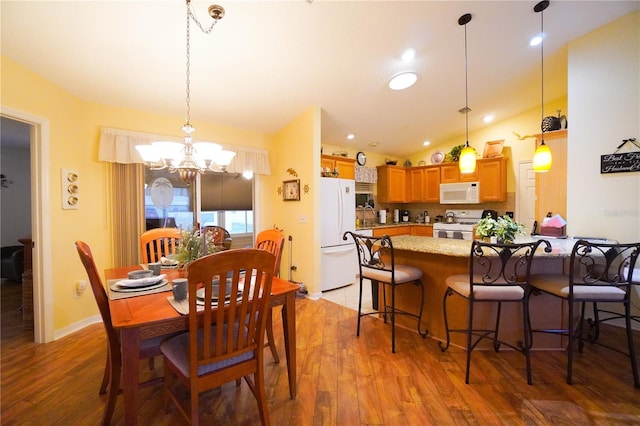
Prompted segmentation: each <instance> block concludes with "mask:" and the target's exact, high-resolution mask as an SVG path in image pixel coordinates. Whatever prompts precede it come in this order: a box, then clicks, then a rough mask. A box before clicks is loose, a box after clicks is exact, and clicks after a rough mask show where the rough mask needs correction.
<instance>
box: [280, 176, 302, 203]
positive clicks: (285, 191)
mask: <svg viewBox="0 0 640 426" xmlns="http://www.w3.org/2000/svg"><path fill="white" fill-rule="evenodd" d="M282 199H283V200H284V201H300V179H294V180H285V181H283V182H282Z"/></svg>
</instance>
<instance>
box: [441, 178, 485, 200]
mask: <svg viewBox="0 0 640 426" xmlns="http://www.w3.org/2000/svg"><path fill="white" fill-rule="evenodd" d="M478 203H480V182H459V183H441V184H440V204H478Z"/></svg>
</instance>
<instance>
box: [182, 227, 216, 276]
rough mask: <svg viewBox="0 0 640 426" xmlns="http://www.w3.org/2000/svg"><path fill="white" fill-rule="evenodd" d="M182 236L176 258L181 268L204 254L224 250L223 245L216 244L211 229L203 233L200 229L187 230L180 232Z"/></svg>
mask: <svg viewBox="0 0 640 426" xmlns="http://www.w3.org/2000/svg"><path fill="white" fill-rule="evenodd" d="M180 236H181V240H180V247H179V248H178V251H177V253H176V255H175V260H176V261H177V262H178V265H179V266H180V267H181V268H186V267H187V266H188V265H189V263H191V262H193V261H194V260H196V259H198V258H201V257H202V256H206V255H208V254H213V253H216V252H218V251H220V250H223V248H222V247H220V246H218V245H216V244H215V242H214V235H213V233H212V232H211V231H207V232H205V233H204V234H202V233H201V232H200V229H194V230H193V231H190V230H185V231H181V232H180Z"/></svg>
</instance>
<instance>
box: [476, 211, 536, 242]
mask: <svg viewBox="0 0 640 426" xmlns="http://www.w3.org/2000/svg"><path fill="white" fill-rule="evenodd" d="M524 229H525V226H524V225H523V224H522V223H519V222H516V221H515V220H513V219H512V218H511V217H509V216H506V215H505V216H501V217H498V218H496V219H494V218H492V217H491V215H490V214H489V215H487V216H486V217H483V218H482V219H480V220H479V221H478V224H477V225H476V236H477V237H480V238H482V239H483V240H485V241H486V240H487V239H489V240H490V241H491V242H492V243H493V242H494V241H493V238H495V240H496V242H498V243H507V244H510V243H513V240H514V239H515V238H516V235H525V234H524Z"/></svg>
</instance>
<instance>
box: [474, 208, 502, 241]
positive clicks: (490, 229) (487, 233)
mask: <svg viewBox="0 0 640 426" xmlns="http://www.w3.org/2000/svg"><path fill="white" fill-rule="evenodd" d="M497 226H498V222H497V221H496V220H495V219H494V218H492V217H491V214H490V213H489V214H488V215H487V216H485V217H483V218H482V219H480V220H479V221H478V223H477V224H476V237H479V238H480V239H483V240H484V239H487V238H491V237H495V236H496V230H497Z"/></svg>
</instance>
